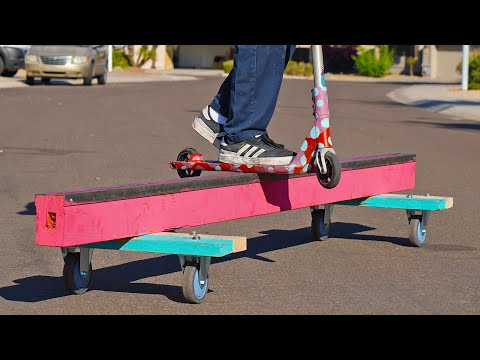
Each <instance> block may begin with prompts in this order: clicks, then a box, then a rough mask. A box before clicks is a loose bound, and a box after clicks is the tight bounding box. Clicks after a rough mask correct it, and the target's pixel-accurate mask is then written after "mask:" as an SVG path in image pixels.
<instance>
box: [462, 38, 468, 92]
mask: <svg viewBox="0 0 480 360" xmlns="http://www.w3.org/2000/svg"><path fill="white" fill-rule="evenodd" d="M469 53H470V45H463V53H462V90H463V91H466V90H468V55H469Z"/></svg>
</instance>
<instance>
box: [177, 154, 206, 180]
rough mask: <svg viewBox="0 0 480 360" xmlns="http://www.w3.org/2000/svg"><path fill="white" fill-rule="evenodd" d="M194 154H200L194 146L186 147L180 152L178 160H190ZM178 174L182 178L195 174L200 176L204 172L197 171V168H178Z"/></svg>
mask: <svg viewBox="0 0 480 360" xmlns="http://www.w3.org/2000/svg"><path fill="white" fill-rule="evenodd" d="M192 154H198V152H197V150H195V149H193V148H186V149H183V150H182V151H180V153H179V154H178V156H177V161H188V159H189V157H190V155H192ZM177 173H178V176H180V177H181V178H187V177H194V176H200V174H201V173H202V172H201V171H195V170H182V169H177Z"/></svg>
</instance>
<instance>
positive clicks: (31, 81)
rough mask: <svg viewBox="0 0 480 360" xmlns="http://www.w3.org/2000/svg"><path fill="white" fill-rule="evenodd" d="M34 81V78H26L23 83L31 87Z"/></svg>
mask: <svg viewBox="0 0 480 360" xmlns="http://www.w3.org/2000/svg"><path fill="white" fill-rule="evenodd" d="M34 80H35V78H34V77H33V76H27V79H26V80H25V82H26V83H27V84H28V85H33V84H34V83H35V82H34Z"/></svg>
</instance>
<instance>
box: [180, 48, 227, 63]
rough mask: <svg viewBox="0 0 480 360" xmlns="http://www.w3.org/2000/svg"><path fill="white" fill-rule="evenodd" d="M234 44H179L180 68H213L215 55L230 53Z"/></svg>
mask: <svg viewBox="0 0 480 360" xmlns="http://www.w3.org/2000/svg"><path fill="white" fill-rule="evenodd" d="M231 47H232V45H179V46H178V53H177V56H178V63H177V64H176V65H177V67H179V68H197V69H212V68H213V63H214V62H213V60H214V58H215V56H225V57H227V58H228V56H229V55H230V48H231Z"/></svg>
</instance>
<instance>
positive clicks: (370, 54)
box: [353, 45, 394, 77]
mask: <svg viewBox="0 0 480 360" xmlns="http://www.w3.org/2000/svg"><path fill="white" fill-rule="evenodd" d="M393 57H394V50H393V49H390V47H389V46H388V45H378V47H377V46H375V48H373V49H368V48H367V49H366V48H362V47H361V48H360V49H359V52H358V55H355V56H353V60H354V61H355V69H356V70H357V71H358V73H359V74H360V75H365V76H373V77H383V76H385V75H387V74H388V72H389V71H390V68H391V67H392V65H393Z"/></svg>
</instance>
